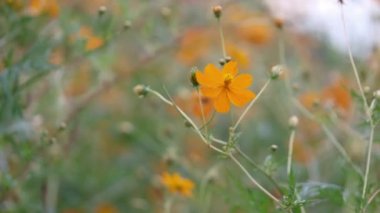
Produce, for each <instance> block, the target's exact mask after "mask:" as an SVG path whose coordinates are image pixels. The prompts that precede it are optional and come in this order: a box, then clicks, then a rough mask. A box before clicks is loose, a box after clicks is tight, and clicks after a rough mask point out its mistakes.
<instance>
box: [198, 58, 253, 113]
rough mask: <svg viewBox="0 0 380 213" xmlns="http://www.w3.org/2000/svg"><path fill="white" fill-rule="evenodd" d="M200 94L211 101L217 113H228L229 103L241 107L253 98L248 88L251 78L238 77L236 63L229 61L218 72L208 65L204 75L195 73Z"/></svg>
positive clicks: (215, 68)
mask: <svg viewBox="0 0 380 213" xmlns="http://www.w3.org/2000/svg"><path fill="white" fill-rule="evenodd" d="M196 77H197V81H198V82H199V84H200V91H201V93H202V94H203V95H204V96H206V97H209V98H211V99H212V101H213V104H214V107H215V109H216V111H217V112H221V113H224V112H228V111H229V110H230V102H231V103H232V104H234V105H235V106H238V107H241V106H244V105H245V104H247V103H248V102H249V101H251V100H252V99H253V98H255V96H256V95H255V94H254V93H253V92H251V91H250V90H249V89H248V87H249V86H251V84H252V82H253V78H252V76H251V75H250V74H240V75H238V68H237V63H236V62H234V61H231V62H229V63H227V64H226V65H224V67H223V69H222V70H219V69H218V68H217V67H216V66H215V65H213V64H208V65H207V66H206V68H205V70H204V73H202V72H200V71H197V72H196Z"/></svg>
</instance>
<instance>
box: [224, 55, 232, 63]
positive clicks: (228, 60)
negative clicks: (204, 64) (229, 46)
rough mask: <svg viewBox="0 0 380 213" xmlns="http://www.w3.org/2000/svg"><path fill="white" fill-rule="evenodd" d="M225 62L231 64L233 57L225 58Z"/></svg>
mask: <svg viewBox="0 0 380 213" xmlns="http://www.w3.org/2000/svg"><path fill="white" fill-rule="evenodd" d="M224 60H225V61H226V63H228V62H230V61H231V60H232V58H231V56H226V57H225V58H224Z"/></svg>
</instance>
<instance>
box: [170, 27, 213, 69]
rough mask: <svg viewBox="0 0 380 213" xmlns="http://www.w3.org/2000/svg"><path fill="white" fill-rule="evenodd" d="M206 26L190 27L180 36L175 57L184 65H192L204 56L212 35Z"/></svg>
mask: <svg viewBox="0 0 380 213" xmlns="http://www.w3.org/2000/svg"><path fill="white" fill-rule="evenodd" d="M212 33H213V32H212V31H210V30H209V29H207V28H200V27H196V28H190V29H189V30H187V31H186V32H185V33H184V34H183V37H182V38H181V41H180V44H179V48H178V52H177V55H176V56H177V58H178V60H179V61H181V62H182V63H184V64H185V65H192V64H194V63H196V61H198V60H200V59H202V58H204V57H205V56H206V55H207V52H208V50H209V48H210V46H211V44H212V39H211V38H213V37H214V35H213V34H212Z"/></svg>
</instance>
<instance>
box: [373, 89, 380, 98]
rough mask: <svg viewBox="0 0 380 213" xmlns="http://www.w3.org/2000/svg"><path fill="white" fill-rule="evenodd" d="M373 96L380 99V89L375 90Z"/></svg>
mask: <svg viewBox="0 0 380 213" xmlns="http://www.w3.org/2000/svg"><path fill="white" fill-rule="evenodd" d="M373 97H374V98H376V99H378V100H380V90H379V89H378V90H376V91H375V92H373Z"/></svg>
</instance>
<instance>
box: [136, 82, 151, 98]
mask: <svg viewBox="0 0 380 213" xmlns="http://www.w3.org/2000/svg"><path fill="white" fill-rule="evenodd" d="M133 92H134V93H135V94H136V95H137V96H139V97H140V98H143V97H145V96H146V95H147V94H148V88H147V87H146V86H145V85H142V84H138V85H136V86H135V87H133Z"/></svg>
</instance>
